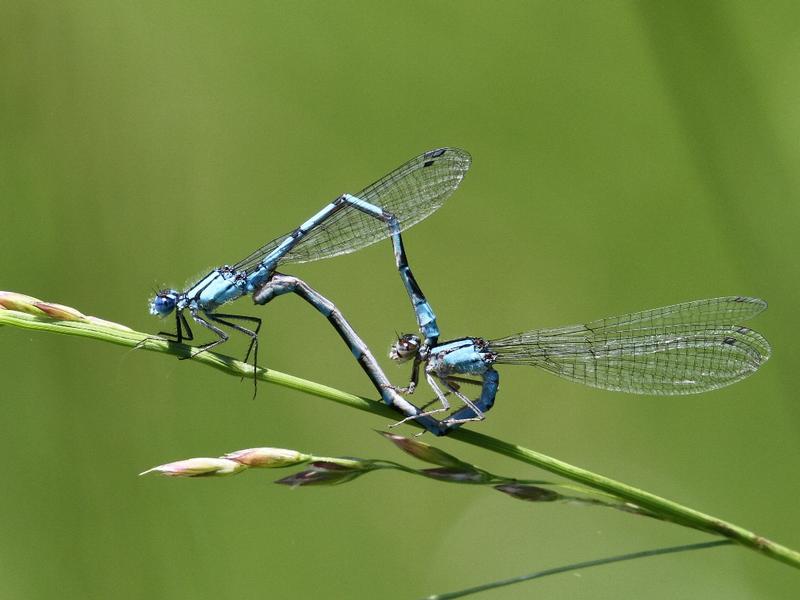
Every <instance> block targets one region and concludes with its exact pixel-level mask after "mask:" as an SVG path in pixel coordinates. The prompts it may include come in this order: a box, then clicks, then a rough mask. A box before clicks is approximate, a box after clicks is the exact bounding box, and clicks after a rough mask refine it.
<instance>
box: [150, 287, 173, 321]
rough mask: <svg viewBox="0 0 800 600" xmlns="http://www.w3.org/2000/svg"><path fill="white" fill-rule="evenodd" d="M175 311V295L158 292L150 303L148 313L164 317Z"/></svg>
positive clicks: (167, 292)
mask: <svg viewBox="0 0 800 600" xmlns="http://www.w3.org/2000/svg"><path fill="white" fill-rule="evenodd" d="M173 310H175V295H174V294H173V293H172V292H170V291H162V292H159V293H158V294H157V295H156V297H155V298H153V301H152V302H151V303H150V312H151V313H152V314H154V315H159V316H162V317H164V316H166V315H168V314H169V313H171V312H172V311H173Z"/></svg>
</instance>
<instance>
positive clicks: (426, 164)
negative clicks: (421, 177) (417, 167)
mask: <svg viewBox="0 0 800 600" xmlns="http://www.w3.org/2000/svg"><path fill="white" fill-rule="evenodd" d="M433 163H434V161H432V160H429V161H426V162H425V163H424V164H423V165H422V168H423V169H424V168H425V167H430V166H431V165H432V164H433Z"/></svg>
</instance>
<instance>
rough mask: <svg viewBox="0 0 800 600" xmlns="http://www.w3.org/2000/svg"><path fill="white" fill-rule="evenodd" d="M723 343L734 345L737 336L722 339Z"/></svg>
mask: <svg viewBox="0 0 800 600" xmlns="http://www.w3.org/2000/svg"><path fill="white" fill-rule="evenodd" d="M722 343H723V344H727V345H728V346H733V345H734V344H736V338H732V337H726V338H725V339H724V340H722Z"/></svg>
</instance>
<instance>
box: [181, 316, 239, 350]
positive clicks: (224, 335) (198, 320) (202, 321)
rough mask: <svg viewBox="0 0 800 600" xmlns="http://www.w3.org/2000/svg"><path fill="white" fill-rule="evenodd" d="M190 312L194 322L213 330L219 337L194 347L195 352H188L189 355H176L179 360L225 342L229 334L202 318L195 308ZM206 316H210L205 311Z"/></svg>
mask: <svg viewBox="0 0 800 600" xmlns="http://www.w3.org/2000/svg"><path fill="white" fill-rule="evenodd" d="M191 313H192V318H193V319H194V320H195V322H196V323H200V325H202V326H203V327H206V328H208V329H210V330H211V331H213V332H214V333H216V334H217V336H219V339H217V340H214V341H213V342H209V343H207V344H203V345H202V346H197V347H195V350H196V352H194V353H192V354H190V355H189V356H180V357H178V358H179V360H185V359H187V358H193V357H195V356H197V355H198V354H202V353H203V352H206V351H207V350H211V348H214V347H215V346H218V345H219V344H223V343H225V342H227V341H228V339H229V336H228V334H227V333H225V332H224V331H223V330H222V329H220V328H219V327H215V326H214V325H212V324H211V323H209V322H208V321H206V320H205V319H203V317H201V316H200V315H199V314H198V313H197V311H196V310H192V311H191ZM206 316H207V317H209V318H211V315H209V314H207V313H206Z"/></svg>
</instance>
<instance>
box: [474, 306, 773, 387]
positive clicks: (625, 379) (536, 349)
mask: <svg viewBox="0 0 800 600" xmlns="http://www.w3.org/2000/svg"><path fill="white" fill-rule="evenodd" d="M766 307H767V303H766V302H764V301H763V300H760V299H758V298H748V297H743V296H729V297H725V298H713V299H710V300H696V301H694V302H684V303H682V304H675V305H672V306H665V307H663V308H656V309H653V310H646V311H642V312H638V313H631V314H627V315H621V316H618V317H609V318H606V319H600V320H598V321H593V322H591V323H586V324H584V325H572V326H569V327H559V328H555V329H538V330H534V331H527V332H524V333H518V334H516V335H511V336H508V337H505V338H501V339H497V340H492V341H490V342H489V347H490V349H491V350H492V351H493V352H496V353H497V361H496V362H498V363H506V364H520V365H532V366H535V367H540V368H542V369H544V370H545V371H549V372H551V373H554V374H556V375H558V376H559V377H563V378H564V379H569V380H571V381H576V382H578V383H583V384H584V385H590V386H593V387H597V388H603V389H607V390H616V391H622V392H632V393H636V394H656V395H676V394H695V393H699V392H704V391H707V390H712V389H715V388H719V387H723V386H725V385H729V384H731V383H734V382H736V381H739V380H740V379H743V378H744V377H747V376H748V375H750V374H751V373H753V372H755V371H756V370H757V369H758V368H759V367H760V366H761V365H762V364H763V363H764V362H766V361H767V359H769V355H770V346H769V343H768V342H767V340H766V339H764V337H762V336H761V334H759V333H758V332H755V331H753V330H752V329H748V328H747V327H742V326H740V325H737V324H736V323H740V322H742V321H745V320H747V319H750V318H752V317H754V316H755V315H757V314H758V313H760V312H761V311H763V310H764V309H765V308H766Z"/></svg>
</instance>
